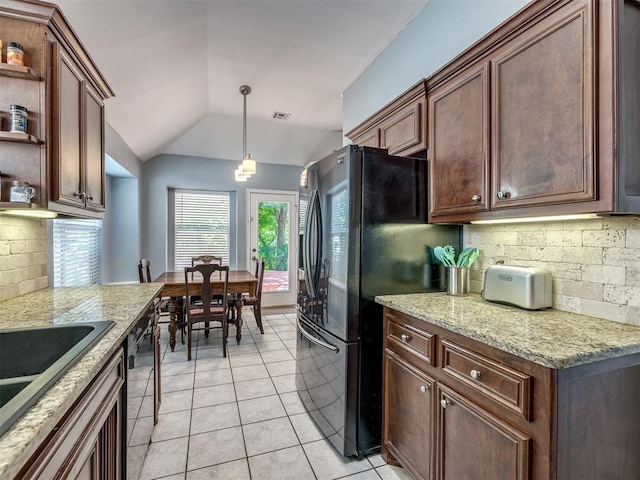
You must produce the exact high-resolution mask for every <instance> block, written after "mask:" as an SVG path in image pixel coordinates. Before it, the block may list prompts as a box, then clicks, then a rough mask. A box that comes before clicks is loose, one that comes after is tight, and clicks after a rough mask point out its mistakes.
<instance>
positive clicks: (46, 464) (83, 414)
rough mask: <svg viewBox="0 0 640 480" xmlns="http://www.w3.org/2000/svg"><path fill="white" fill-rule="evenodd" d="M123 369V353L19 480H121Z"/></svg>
mask: <svg viewBox="0 0 640 480" xmlns="http://www.w3.org/2000/svg"><path fill="white" fill-rule="evenodd" d="M124 368H125V365H124V351H123V349H119V350H118V351H117V352H116V353H115V354H114V355H113V357H111V359H110V360H109V362H107V364H106V366H105V367H104V368H103V370H102V371H101V372H100V373H99V374H98V375H97V377H96V378H95V380H94V381H93V383H92V384H91V385H90V386H89V387H88V388H87V390H86V391H85V392H84V393H83V395H82V396H81V397H80V399H79V400H78V402H77V403H76V405H75V406H74V407H73V408H72V409H71V410H70V411H69V413H68V414H67V415H66V416H65V418H64V419H63V420H62V421H61V422H60V424H59V425H58V427H57V428H56V429H54V431H53V433H52V434H51V435H50V437H49V438H48V439H47V441H45V442H44V443H43V447H42V448H41V449H40V451H39V452H38V453H37V454H36V455H35V457H34V458H33V459H32V460H31V461H29V463H28V465H27V467H25V470H23V471H22V472H21V473H20V474H19V475H18V476H17V478H18V479H33V480H47V479H54V478H55V479H67V478H73V479H76V478H77V479H91V480H120V479H122V438H123V432H122V424H123V423H122V414H123V401H124V399H123V390H122V387H123V385H124V372H125V370H124Z"/></svg>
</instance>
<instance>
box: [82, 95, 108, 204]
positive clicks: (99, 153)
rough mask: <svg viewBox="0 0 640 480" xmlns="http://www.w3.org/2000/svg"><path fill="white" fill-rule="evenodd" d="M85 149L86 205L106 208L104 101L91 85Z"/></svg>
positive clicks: (86, 100)
mask: <svg viewBox="0 0 640 480" xmlns="http://www.w3.org/2000/svg"><path fill="white" fill-rule="evenodd" d="M84 120H85V122H84V128H85V138H86V150H85V193H86V198H85V202H86V206H87V208H90V209H92V210H96V211H102V210H104V205H105V197H104V176H105V170H104V151H105V138H104V103H102V99H101V98H100V97H99V95H98V94H97V93H96V92H95V91H94V90H93V89H92V88H90V87H88V86H87V88H86V90H85V118H84Z"/></svg>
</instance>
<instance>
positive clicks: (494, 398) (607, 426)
mask: <svg viewBox="0 0 640 480" xmlns="http://www.w3.org/2000/svg"><path fill="white" fill-rule="evenodd" d="M398 332H403V333H402V334H401V335H398ZM384 336H385V338H384V352H385V353H384V378H383V418H382V420H383V428H382V458H383V459H384V460H385V461H386V462H387V463H390V464H395V465H400V466H402V467H404V468H406V470H407V471H408V472H409V473H410V474H411V476H412V477H413V478H415V479H429V480H435V479H438V480H489V479H490V480H638V479H640V455H639V454H638V451H639V450H638V445H640V408H638V398H640V354H632V355H626V356H622V357H618V358H612V359H605V360H599V361H595V362H592V363H587V364H584V365H580V366H576V367H571V368H565V369H553V368H548V367H543V366H541V365H539V364H536V363H533V362H531V361H528V360H525V359H523V358H520V357H516V356H514V355H511V354H509V353H507V352H504V351H501V350H498V349H496V348H493V347H490V346H488V345H486V344H484V343H481V342H478V341H476V340H472V339H470V338H468V337H465V336H462V335H459V334H457V333H454V332H451V331H449V330H446V329H443V328H441V327H438V326H437V325H434V324H431V323H429V322H426V321H423V320H421V319H418V318H415V317H412V316H411V315H407V314H405V313H402V312H399V311H396V310H393V309H390V308H388V307H385V314H384ZM421 338H428V339H429V341H428V342H424V341H422V342H420V341H418V340H420V339H421Z"/></svg>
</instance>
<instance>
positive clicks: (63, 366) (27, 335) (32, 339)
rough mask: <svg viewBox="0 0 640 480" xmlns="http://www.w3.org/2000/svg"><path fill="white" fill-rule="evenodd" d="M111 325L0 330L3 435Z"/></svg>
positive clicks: (0, 397) (0, 416) (0, 388)
mask: <svg viewBox="0 0 640 480" xmlns="http://www.w3.org/2000/svg"><path fill="white" fill-rule="evenodd" d="M112 325H113V322H93V323H76V324H70V325H54V326H50V327H36V328H23V329H15V330H0V435H2V434H4V432H6V431H7V430H8V429H9V427H11V425H12V424H13V423H14V422H15V421H16V420H17V419H18V418H20V416H22V415H23V414H24V412H26V411H27V410H28V409H29V408H30V407H31V406H32V405H34V404H35V403H36V402H37V401H38V399H39V398H40V397H41V396H42V395H44V393H46V391H47V390H48V389H49V387H51V385H53V383H55V382H56V381H57V380H58V379H59V378H60V377H61V376H62V375H63V374H64V373H65V372H66V371H67V370H68V369H69V368H70V367H71V366H72V365H73V364H74V363H75V362H76V361H78V360H79V359H80V358H81V357H82V355H83V354H84V353H85V352H86V351H87V350H88V349H89V348H91V347H92V346H93V345H94V344H95V343H96V342H97V341H98V340H99V339H100V337H102V335H104V334H105V333H106V331H107V330H108V329H109V328H110V327H111V326H112Z"/></svg>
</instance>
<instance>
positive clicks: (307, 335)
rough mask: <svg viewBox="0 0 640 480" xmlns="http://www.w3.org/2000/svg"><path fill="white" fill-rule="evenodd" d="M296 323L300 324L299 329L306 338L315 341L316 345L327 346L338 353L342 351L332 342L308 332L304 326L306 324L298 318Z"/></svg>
mask: <svg viewBox="0 0 640 480" xmlns="http://www.w3.org/2000/svg"><path fill="white" fill-rule="evenodd" d="M296 324H297V326H298V331H299V332H300V333H301V334H302V335H303V336H304V338H306V339H307V340H309V341H310V342H311V343H315V344H316V345H318V346H320V347H323V348H326V349H328V350H331V351H333V352H336V353H337V352H339V351H340V349H339V348H338V347H336V346H335V345H331V344H330V343H327V342H323V341H322V340H319V339H317V338H316V337H314V336H313V335H311V334H310V333H309V332H307V330H306V329H305V328H304V326H303V325H302V324H301V323H300V320H299V319H296Z"/></svg>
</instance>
